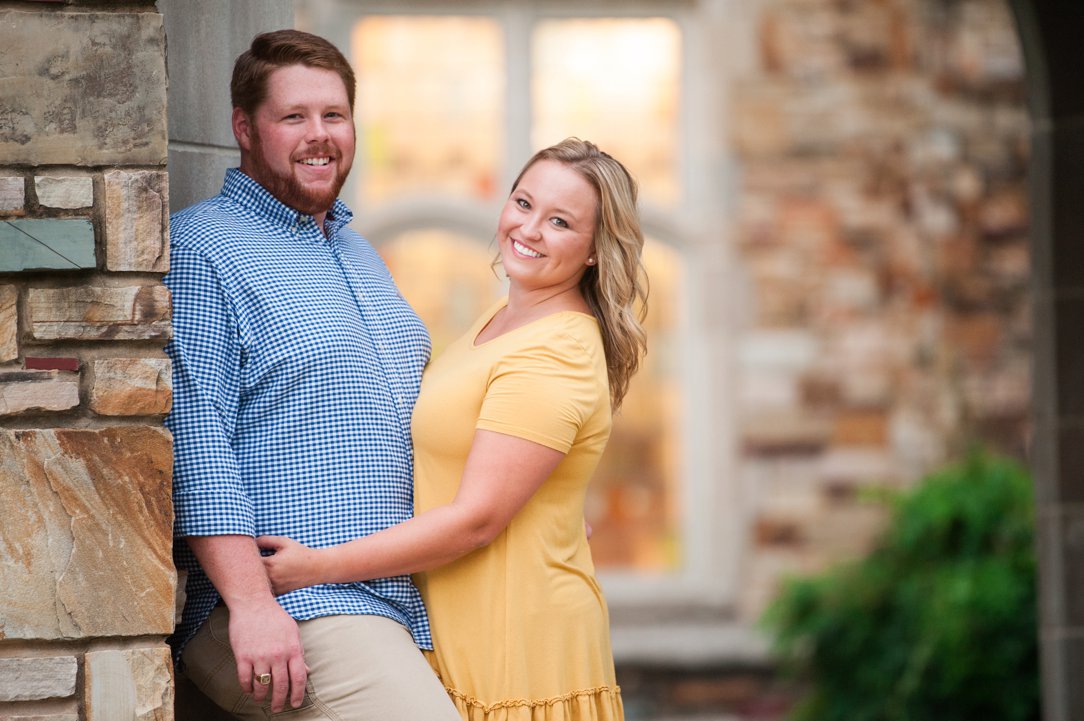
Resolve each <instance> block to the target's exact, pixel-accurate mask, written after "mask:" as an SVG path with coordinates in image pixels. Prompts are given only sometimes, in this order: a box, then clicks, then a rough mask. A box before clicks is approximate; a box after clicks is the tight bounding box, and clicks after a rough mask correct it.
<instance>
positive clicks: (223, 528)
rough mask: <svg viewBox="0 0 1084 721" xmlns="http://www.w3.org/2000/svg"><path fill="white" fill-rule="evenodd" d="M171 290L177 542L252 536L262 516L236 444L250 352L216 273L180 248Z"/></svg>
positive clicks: (173, 264) (173, 255)
mask: <svg viewBox="0 0 1084 721" xmlns="http://www.w3.org/2000/svg"><path fill="white" fill-rule="evenodd" d="M164 282H165V284H166V286H167V287H168V288H169V290H170V292H171V293H172V296H173V339H172V340H171V341H170V342H169V344H168V345H167V346H166V349H165V350H166V354H167V355H168V356H169V357H170V358H171V359H172V361H173V383H174V387H173V409H172V411H171V412H170V414H169V416H168V417H167V418H166V421H165V423H166V427H167V428H169V430H170V431H171V432H172V433H173V454H174V457H173V504H174V513H175V520H174V528H173V535H174V536H175V537H178V538H179V537H184V536H214V535H228V534H243V535H253V534H254V533H255V514H254V509H253V504H252V500H251V499H250V497H249V495H248V494H247V493H246V491H245V488H244V484H243V483H242V481H241V477H240V473H239V472H238V466H237V457H236V454H235V452H234V449H233V447H232V444H231V441H232V439H233V436H234V432H235V430H236V422H237V411H238V406H239V402H240V378H241V364H242V361H243V350H242V345H241V342H240V336H239V329H238V323H237V318H236V314H235V313H234V311H233V307H232V304H231V303H230V301H229V298H228V297H227V295H226V293H225V291H224V290H223V287H222V283H221V280H220V278H219V277H218V274H217V273H216V271H215V269H214V267H213V266H212V265H211V263H209V262H208V261H207V259H206V258H204V257H203V256H202V255H201V254H200V253H198V252H194V251H190V250H187V249H185V248H183V247H181V248H178V247H174V248H173V250H172V252H171V257H170V271H169V273H167V274H166V277H165V281H164Z"/></svg>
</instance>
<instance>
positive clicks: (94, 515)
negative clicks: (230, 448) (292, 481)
mask: <svg viewBox="0 0 1084 721" xmlns="http://www.w3.org/2000/svg"><path fill="white" fill-rule="evenodd" d="M81 5H86V6H87V7H77V6H81ZM0 47H2V48H4V50H3V52H0V78H2V80H0V509H2V513H3V522H2V523H0V718H3V719H30V718H33V719H38V720H40V721H45V720H51V721H77V720H79V719H82V720H85V721H115V720H118V719H156V720H161V721H169V719H172V718H173V684H172V665H171V662H170V657H169V651H168V648H167V647H166V645H165V643H164V639H165V637H166V636H167V635H168V634H169V633H171V632H172V630H173V624H174V616H175V612H174V609H175V601H174V596H175V571H174V568H173V564H172V560H171V549H172V546H171V543H172V540H171V537H172V532H171V526H172V520H173V515H172V504H171V501H170V478H171V469H172V447H171V441H170V437H169V434H168V432H166V430H165V429H163V428H162V424H161V421H162V418H163V416H164V415H165V413H167V412H168V410H169V407H170V402H171V374H170V366H169V361H168V360H167V359H166V357H165V355H164V354H163V353H162V350H161V348H162V346H163V344H164V343H165V342H166V340H167V339H168V338H169V334H170V323H169V319H170V303H169V294H168V292H167V291H166V289H165V287H164V286H163V285H162V283H161V278H162V274H163V273H164V272H165V271H166V270H167V269H168V263H169V252H168V234H169V233H168V231H169V219H168V218H169V204H168V192H169V187H168V186H169V184H168V180H167V176H166V63H165V60H166V56H165V52H166V47H165V33H164V30H163V22H162V16H161V15H159V14H158V13H157V12H155V11H154V3H153V2H151V1H150V0H145V1H143V2H139V1H134V0H132V1H129V2H94V3H90V2H81V1H80V0H69V1H68V2H65V3H44V2H10V3H4V6H3V8H0Z"/></svg>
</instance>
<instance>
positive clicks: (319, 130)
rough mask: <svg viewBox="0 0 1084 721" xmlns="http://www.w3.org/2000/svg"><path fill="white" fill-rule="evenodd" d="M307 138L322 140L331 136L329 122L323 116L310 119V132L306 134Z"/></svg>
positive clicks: (313, 140) (312, 140)
mask: <svg viewBox="0 0 1084 721" xmlns="http://www.w3.org/2000/svg"><path fill="white" fill-rule="evenodd" d="M305 135H306V138H305V139H306V140H308V141H309V142H321V141H324V140H327V139H328V137H329V136H330V133H329V132H328V128H327V123H326V122H324V119H323V118H314V119H313V120H311V121H309V124H308V132H307V133H306V134H305Z"/></svg>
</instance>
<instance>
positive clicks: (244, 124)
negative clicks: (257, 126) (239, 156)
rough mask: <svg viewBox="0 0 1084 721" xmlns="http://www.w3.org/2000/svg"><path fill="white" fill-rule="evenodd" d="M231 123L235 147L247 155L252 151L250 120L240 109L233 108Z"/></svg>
mask: <svg viewBox="0 0 1084 721" xmlns="http://www.w3.org/2000/svg"><path fill="white" fill-rule="evenodd" d="M231 123H232V125H233V137H234V138H236V139H237V145H239V146H240V147H241V150H243V151H245V152H246V153H247V152H248V151H250V150H251V149H252V118H250V117H249V115H248V113H246V112H245V111H244V110H242V109H241V108H234V109H233V116H232V118H231Z"/></svg>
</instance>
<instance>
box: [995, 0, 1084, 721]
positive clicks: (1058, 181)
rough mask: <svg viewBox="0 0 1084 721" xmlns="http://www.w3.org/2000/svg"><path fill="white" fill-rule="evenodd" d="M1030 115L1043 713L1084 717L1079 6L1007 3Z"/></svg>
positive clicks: (1083, 117) (1054, 718)
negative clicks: (1021, 59) (1018, 44)
mask: <svg viewBox="0 0 1084 721" xmlns="http://www.w3.org/2000/svg"><path fill="white" fill-rule="evenodd" d="M1010 4H1011V6H1012V9H1013V12H1014V13H1015V15H1016V21H1017V27H1018V31H1019V34H1020V39H1021V43H1022V46H1023V49H1024V55H1025V59H1026V64H1027V75H1028V87H1029V91H1030V113H1031V118H1032V137H1031V144H1032V160H1031V201H1032V231H1031V237H1032V263H1033V265H1032V289H1033V303H1034V311H1033V312H1034V316H1033V317H1034V324H1035V325H1034V328H1035V350H1034V361H1033V363H1034V365H1033V370H1032V375H1033V379H1034V391H1033V400H1032V410H1033V414H1034V419H1035V424H1034V440H1033V447H1032V459H1033V460H1032V467H1033V471H1034V474H1035V483H1036V506H1037V514H1038V553H1039V598H1040V617H1039V618H1040V620H1039V633H1040V641H1041V645H1040V649H1041V655H1042V658H1041V664H1042V676H1043V679H1042V683H1043V716H1044V718H1045V719H1047V721H1069V720H1070V719H1079V718H1084V686H1081V684H1080V683H1079V679H1080V677H1081V676H1082V675H1084V503H1082V502H1084V454H1082V453H1081V452H1080V449H1081V448H1082V447H1084V442H1082V441H1084V341H1082V340H1081V337H1082V336H1081V330H1080V329H1081V327H1082V325H1084V262H1082V261H1084V250H1082V249H1081V236H1082V235H1084V210H1082V206H1081V204H1080V197H1081V196H1082V195H1084V88H1082V86H1081V84H1080V82H1079V78H1078V77H1077V73H1076V71H1075V68H1076V67H1077V64H1076V63H1077V62H1078V61H1079V57H1080V53H1079V44H1078V43H1079V37H1080V31H1081V29H1082V28H1084V7H1081V6H1080V5H1079V4H1077V3H1070V2H1065V1H1064V0H1012V1H1011V3H1010Z"/></svg>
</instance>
